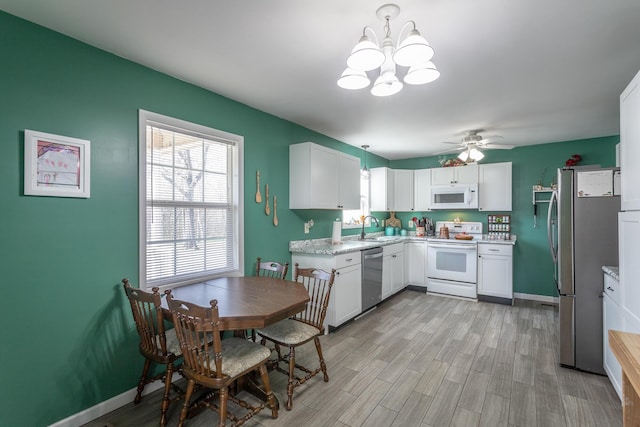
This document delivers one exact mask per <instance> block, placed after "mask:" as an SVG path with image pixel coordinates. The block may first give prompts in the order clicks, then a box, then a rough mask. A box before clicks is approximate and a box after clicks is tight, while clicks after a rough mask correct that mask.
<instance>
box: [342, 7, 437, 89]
mask: <svg viewBox="0 0 640 427" xmlns="http://www.w3.org/2000/svg"><path fill="white" fill-rule="evenodd" d="M399 13H400V8H399V7H398V6H397V5H395V4H385V5H384V6H381V7H380V8H379V9H378V10H377V11H376V15H377V16H378V18H380V19H382V20H383V21H384V23H385V24H384V39H383V40H382V48H381V47H380V44H379V43H378V39H377V37H376V34H375V32H374V31H373V30H372V29H371V27H364V29H363V30H362V37H361V38H360V41H359V42H358V44H356V46H355V47H354V48H353V50H352V51H351V54H350V55H349V57H348V58H347V69H346V70H344V72H343V73H342V75H341V76H340V78H339V79H338V86H340V87H341V88H343V89H364V88H365V87H367V86H369V84H370V83H371V80H369V76H368V75H367V72H372V71H374V70H376V69H377V68H379V69H380V70H379V74H378V77H377V78H376V80H375V82H374V84H373V86H372V87H371V94H372V95H374V96H389V95H393V94H396V93H398V92H400V91H401V90H402V87H403V84H402V82H401V81H400V80H399V79H398V77H397V76H396V66H400V67H401V68H408V70H407V71H406V74H405V75H404V77H403V81H404V82H405V83H407V84H410V85H421V84H426V83H430V82H432V81H434V80H435V79H437V78H438V77H439V76H440V72H439V71H438V70H437V69H436V66H435V65H434V64H433V62H431V58H433V55H434V50H433V48H432V47H431V46H430V45H429V43H427V41H426V40H425V39H424V38H423V37H422V36H421V35H420V32H418V30H417V29H416V23H415V22H414V21H408V22H407V23H405V24H404V25H403V26H402V28H401V29H400V33H399V36H398V44H397V45H396V46H395V47H394V43H393V40H392V38H391V27H390V25H389V21H391V19H393V18H395V17H396V16H398V14H399ZM411 26H412V27H413V29H411V30H410V31H409V34H408V35H407V36H406V38H405V39H404V40H402V35H403V33H404V32H405V30H406V29H408V28H410V27H411ZM369 35H370V36H372V38H373V41H372V40H371V39H370V38H369ZM400 40H402V42H400Z"/></svg>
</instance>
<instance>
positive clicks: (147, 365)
mask: <svg viewBox="0 0 640 427" xmlns="http://www.w3.org/2000/svg"><path fill="white" fill-rule="evenodd" d="M150 368H151V359H146V358H145V359H144V367H143V368H142V375H141V376H140V381H138V393H136V397H135V399H133V403H140V401H141V400H142V391H143V390H144V386H145V385H146V383H147V375H148V374H149V369H150Z"/></svg>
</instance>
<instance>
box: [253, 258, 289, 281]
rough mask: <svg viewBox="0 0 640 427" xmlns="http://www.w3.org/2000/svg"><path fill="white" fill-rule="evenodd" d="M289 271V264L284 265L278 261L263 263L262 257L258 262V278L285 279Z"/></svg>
mask: <svg viewBox="0 0 640 427" xmlns="http://www.w3.org/2000/svg"><path fill="white" fill-rule="evenodd" d="M288 271H289V263H288V262H285V263H284V264H282V263H279V262H276V261H262V259H261V258H260V257H258V260H257V261H256V276H263V277H274V278H276V279H284V278H285V277H287V272H288Z"/></svg>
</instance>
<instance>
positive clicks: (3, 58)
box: [0, 12, 617, 426]
mask: <svg viewBox="0 0 640 427" xmlns="http://www.w3.org/2000/svg"><path fill="white" fill-rule="evenodd" d="M138 109H145V110H148V111H153V112H156V113H160V114H164V115H168V116H172V117H176V118H179V119H183V120H188V121H191V122H194V123H198V124H201V125H205V126H210V127H213V128H216V129H220V130H223V131H226V132H232V133H235V134H238V135H242V136H244V138H245V162H244V166H245V182H246V183H247V191H246V194H245V199H244V201H245V273H247V274H251V272H252V271H253V268H254V260H255V258H256V257H257V256H263V257H265V256H268V257H270V258H273V259H282V260H287V259H289V260H290V254H289V252H288V242H289V241H290V240H300V239H306V238H321V237H329V236H330V235H331V221H332V220H333V219H335V218H336V217H339V216H340V212H339V211H317V210H313V211H307V210H295V211H293V210H289V209H288V208H287V204H288V202H287V201H288V172H287V171H288V146H289V145H290V144H293V143H297V142H304V141H314V142H316V143H319V144H323V145H326V146H329V147H332V148H335V149H338V150H341V151H344V152H347V153H349V154H353V155H356V156H358V157H360V158H361V159H362V158H363V152H362V150H360V149H358V148H355V147H352V146H349V145H346V144H343V143H341V142H340V141H336V140H333V139H331V138H328V137H326V136H324V135H321V134H318V133H316V132H313V131H310V130H308V129H305V128H302V127H300V126H297V125H294V124H292V123H290V122H287V121H284V120H281V119H279V118H276V117H274V116H271V115H269V114H266V113H263V112H260V111H257V110H255V109H252V108H250V107H248V106H246V105H242V104H239V103H237V102H234V101H231V100H229V99H227V98H224V97H221V96H219V95H216V94H214V93H211V92H208V91H206V90H203V89H200V88H198V87H195V86H193V85H189V84H187V83H185V82H182V81H180V80H177V79H174V78H171V77H168V76H166V75H163V74H161V73H158V72H155V71H153V70H150V69H148V68H145V67H143V66H140V65H137V64H134V63H132V62H129V61H126V60H124V59H122V58H119V57H116V56H113V55H111V54H108V53H105V52H103V51H101V50H98V49H95V48H93V47H90V46H87V45H85V44H83V43H81V42H78V41H75V40H73V39H70V38H67V37H65V36H62V35H60V34H58V33H55V32H52V31H49V30H46V29H44V28H42V27H39V26H37V25H34V24H31V23H28V22H26V21H23V20H21V19H18V18H16V17H13V16H11V15H8V14H6V13H4V12H0V144H1V146H2V148H3V152H4V154H3V155H2V156H0V178H1V179H2V180H1V184H0V198H1V200H2V209H0V224H2V230H3V236H2V239H0V249H1V250H2V254H3V256H2V257H1V258H0V271H2V274H3V280H2V298H0V307H1V309H2V314H3V315H2V319H3V323H4V324H3V327H2V335H1V336H0V338H1V339H2V342H3V345H2V348H1V349H0V363H1V364H2V366H5V368H6V369H5V382H4V383H5V387H4V390H5V392H4V393H3V399H0V402H1V403H0V425H7V426H13V425H29V426H45V425H49V424H51V423H54V422H56V421H58V420H60V419H63V418H66V417H68V416H71V415H73V414H75V413H77V412H80V411H82V410H84V409H86V408H89V407H91V406H93V405H95V404H98V403H100V402H102V401H104V400H107V399H109V398H111V397H113V396H116V395H118V394H120V393H122V392H124V391H127V390H130V389H132V388H134V387H135V385H136V383H137V378H138V375H139V373H140V369H141V366H142V358H141V356H140V355H139V354H138V351H137V335H136V333H135V329H134V327H133V321H132V319H131V313H130V311H129V308H128V306H127V305H126V301H125V298H124V294H123V292H122V289H121V285H120V279H122V278H123V277H129V278H130V279H132V280H133V281H134V283H135V282H137V278H138V191H137V186H138V171H137V166H138V141H137V138H138V135H137V126H138V121H137V120H138V119H137V117H138ZM25 129H31V130H36V131H41V132H48V133H54V134H59V135H66V136H71V137H76V138H82V139H88V140H90V141H91V151H92V153H91V155H92V156H91V198H89V199H73V198H55V197H32V196H23V172H24V167H23V162H24V152H23V137H24V130H25ZM616 141H617V139H616V138H604V139H599V140H594V141H578V142H571V143H565V144H558V145H555V144H554V145H553V146H552V145H545V146H536V147H527V148H521V149H514V150H512V151H507V152H488V153H487V159H486V161H487V162H498V161H506V160H511V161H514V212H513V215H514V231H515V232H516V233H518V234H519V235H520V236H521V240H520V241H519V243H518V246H517V247H516V257H517V258H516V262H517V266H516V283H517V285H516V286H517V289H516V291H517V292H526V293H539V294H542V295H549V294H551V290H550V289H549V283H548V282H549V281H548V276H549V274H550V273H547V272H543V271H542V270H544V269H545V268H546V269H548V270H549V271H550V270H551V266H550V263H549V262H548V260H547V258H548V257H547V256H546V246H545V244H544V229H543V227H540V228H537V229H532V228H531V224H532V218H531V204H530V198H531V191H530V189H531V185H532V184H534V183H536V182H537V180H538V176H539V174H540V171H541V170H542V168H543V167H544V166H546V167H548V168H549V170H551V168H555V167H556V166H561V165H562V163H563V162H564V159H565V158H567V157H568V156H569V155H570V154H573V153H574V152H578V153H580V154H582V155H583V157H584V159H585V162H584V163H586V162H589V161H591V160H594V162H596V163H601V164H602V165H603V166H608V165H611V164H613V148H612V147H613V144H614V143H615V142H616ZM367 157H368V165H369V167H377V166H391V167H398V168H423V167H434V166H437V159H436V158H424V159H413V160H406V161H396V162H389V161H387V160H385V159H383V158H380V157H377V156H375V155H372V154H371V153H369V154H368V156H367ZM596 159H597V161H596ZM601 159H602V160H601ZM257 169H259V170H260V174H261V182H262V184H265V183H268V184H269V188H270V193H271V195H276V196H277V197H278V200H279V204H278V217H279V221H280V225H279V226H278V227H274V226H273V224H272V217H267V216H266V215H265V214H264V204H261V205H257V204H256V203H255V202H254V195H255V184H254V183H255V171H256V170H257ZM548 176H549V175H548ZM425 214H427V213H425ZM385 215H386V214H383V213H380V214H379V215H378V216H379V217H381V218H383V217H384V216H385ZM438 215H441V217H442V218H444V219H448V218H450V217H451V214H450V213H438V214H437V215H436V214H435V213H433V214H432V213H429V214H428V216H431V217H433V218H435V219H438ZM485 215H486V213H483V214H482V215H480V214H475V215H469V216H468V217H467V214H464V216H463V217H464V218H465V219H476V218H477V219H479V220H482V219H483V218H484V217H485ZM400 216H401V217H402V218H408V217H410V216H413V215H412V214H411V215H409V214H401V215H400ZM310 218H313V219H314V221H315V224H316V225H315V226H314V227H313V228H312V229H311V232H310V233H309V234H304V233H303V223H304V222H305V221H307V220H308V219H310ZM356 232H357V230H349V231H345V234H354V233H356ZM530 259H532V260H533V261H536V263H532V264H529V263H528V261H529V260H530ZM525 260H526V261H527V265H531V267H530V270H531V271H529V270H525V268H526V267H525V265H524V264H525V262H524V261H525ZM544 263H546V264H544ZM543 273H544V274H543Z"/></svg>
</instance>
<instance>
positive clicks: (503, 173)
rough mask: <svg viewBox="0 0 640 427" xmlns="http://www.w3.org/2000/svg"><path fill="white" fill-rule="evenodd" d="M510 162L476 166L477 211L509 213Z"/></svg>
mask: <svg viewBox="0 0 640 427" xmlns="http://www.w3.org/2000/svg"><path fill="white" fill-rule="evenodd" d="M511 186H512V183H511V162H504V163H487V164H482V165H479V166H478V191H479V193H480V197H479V199H478V210H480V211H483V210H484V211H511Z"/></svg>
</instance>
